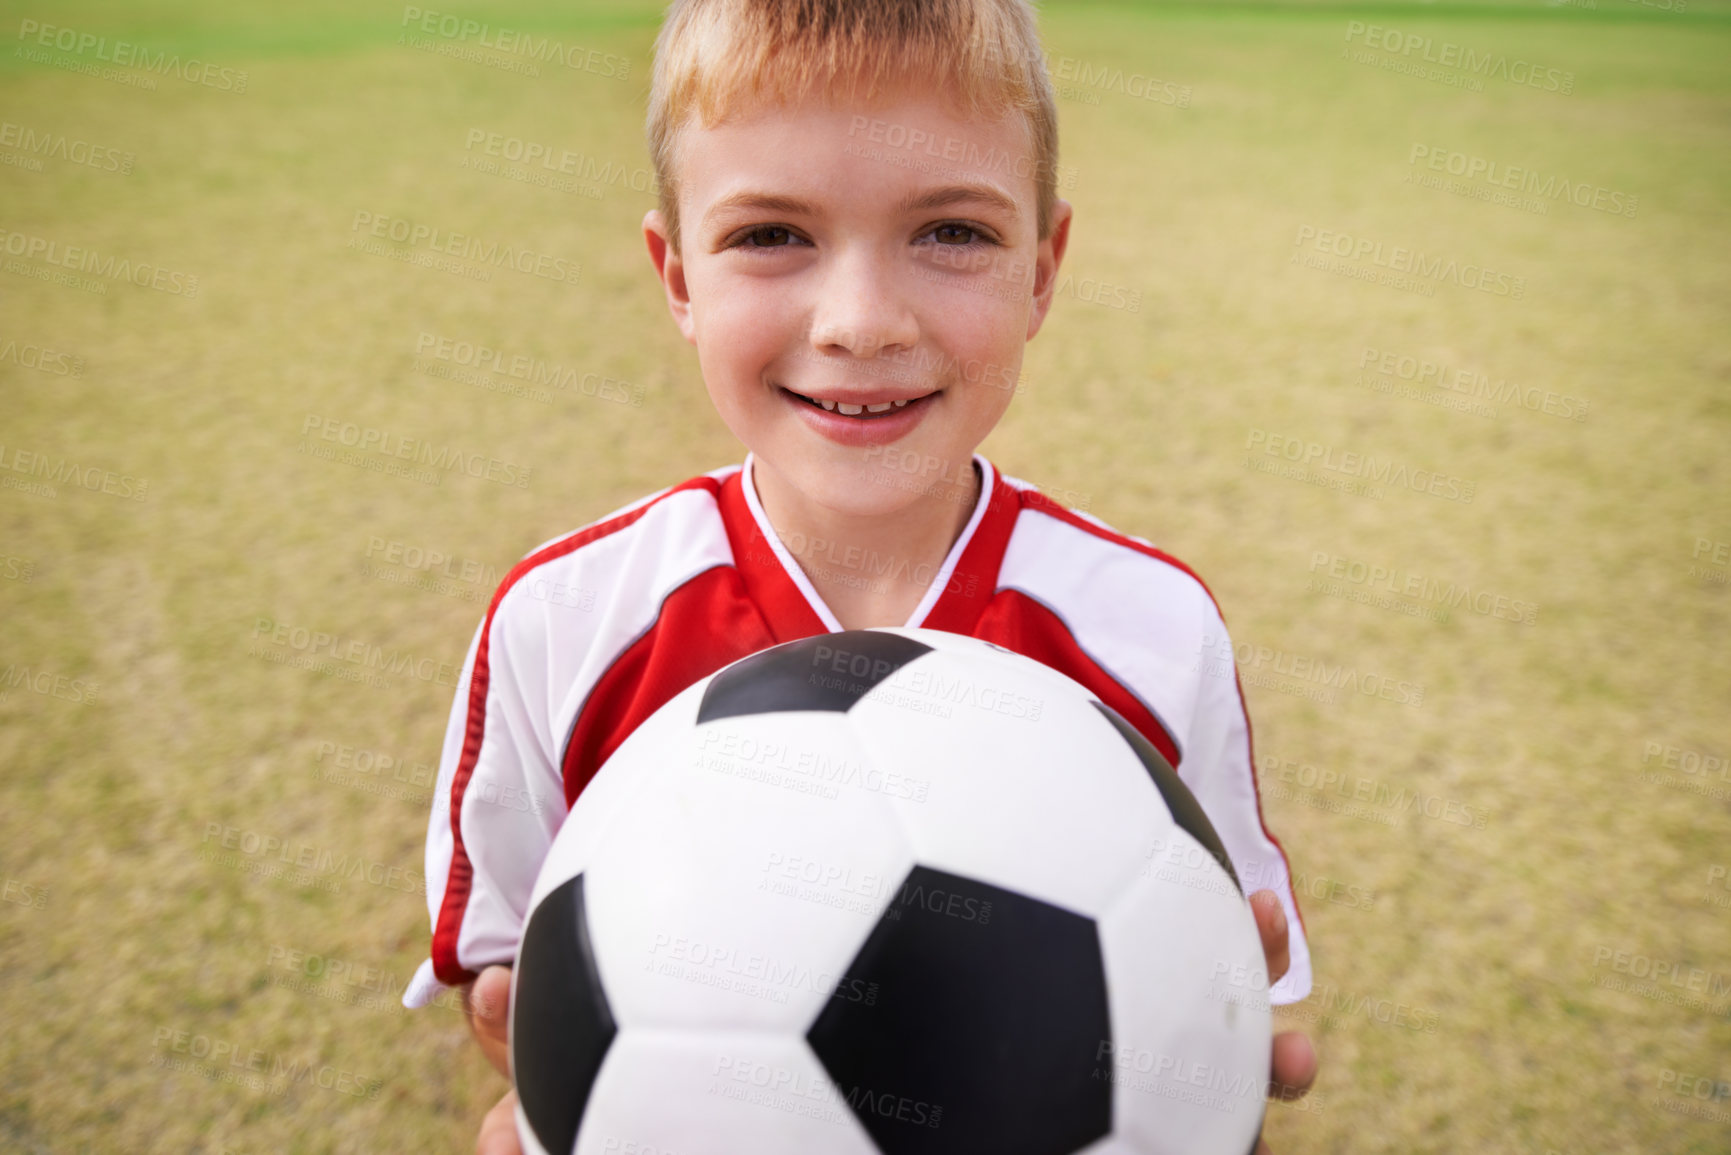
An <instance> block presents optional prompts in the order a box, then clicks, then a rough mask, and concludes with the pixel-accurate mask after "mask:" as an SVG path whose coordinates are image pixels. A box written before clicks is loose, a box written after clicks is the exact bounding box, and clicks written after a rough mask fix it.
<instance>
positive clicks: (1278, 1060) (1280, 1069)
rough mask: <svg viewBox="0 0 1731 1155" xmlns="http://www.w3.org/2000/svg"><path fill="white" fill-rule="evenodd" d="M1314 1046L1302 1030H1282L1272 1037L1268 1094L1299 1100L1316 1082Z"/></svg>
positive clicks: (1272, 1096) (1277, 1097) (1278, 1097)
mask: <svg viewBox="0 0 1731 1155" xmlns="http://www.w3.org/2000/svg"><path fill="white" fill-rule="evenodd" d="M1316 1067H1317V1062H1316V1047H1315V1046H1313V1045H1312V1044H1311V1041H1310V1039H1309V1037H1307V1036H1306V1035H1305V1034H1304V1032H1303V1031H1282V1032H1281V1033H1280V1034H1278V1035H1275V1036H1274V1053H1273V1054H1272V1055H1271V1056H1270V1058H1269V1062H1268V1079H1269V1087H1268V1093H1269V1096H1270V1097H1271V1098H1275V1099H1299V1098H1302V1097H1303V1096H1304V1094H1305V1092H1307V1091H1309V1090H1310V1085H1311V1084H1312V1083H1314V1082H1316Z"/></svg>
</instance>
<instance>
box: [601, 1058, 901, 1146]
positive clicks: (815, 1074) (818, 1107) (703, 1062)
mask: <svg viewBox="0 0 1731 1155" xmlns="http://www.w3.org/2000/svg"><path fill="white" fill-rule="evenodd" d="M674 1105H677V1106H674ZM633 1144H635V1146H633ZM627 1151H629V1152H634V1153H642V1155H698V1153H701V1152H723V1151H729V1152H742V1153H743V1152H751V1153H753V1155H799V1153H805V1152H813V1153H816V1152H823V1153H824V1155H876V1152H877V1148H876V1147H874V1146H873V1145H872V1141H871V1138H870V1137H869V1136H868V1135H867V1134H866V1132H865V1129H864V1128H862V1127H861V1126H860V1124H859V1121H858V1120H856V1119H855V1118H854V1116H853V1113H852V1112H851V1111H849V1110H848V1107H847V1104H846V1102H844V1101H843V1100H842V1099H841V1098H840V1097H839V1095H838V1094H837V1091H836V1088H835V1087H834V1086H833V1085H832V1084H831V1083H830V1081H829V1078H828V1076H827V1075H825V1074H824V1070H823V1067H822V1066H821V1065H819V1063H818V1061H817V1059H816V1058H814V1057H813V1056H812V1053H811V1051H810V1050H809V1049H808V1048H807V1047H806V1046H805V1044H804V1043H802V1042H801V1041H800V1040H799V1038H798V1037H797V1036H780V1035H763V1034H755V1033H741V1034H735V1033H732V1032H727V1031H719V1032H710V1031H704V1032H688V1031H662V1030H636V1031H626V1032H624V1033H623V1034H622V1035H621V1036H620V1037H619V1038H618V1039H617V1040H616V1041H615V1043H614V1045H613V1048H612V1051H611V1052H610V1053H609V1054H608V1056H607V1062H606V1063H605V1064H604V1065H603V1066H602V1068H601V1075H600V1077H599V1078H597V1079H596V1081H595V1089H594V1093H593V1097H592V1098H591V1100H590V1102H589V1109H588V1111H587V1112H586V1113H585V1116H584V1122H583V1131H582V1133H581V1134H580V1135H579V1136H578V1140H577V1149H576V1152H575V1155H621V1153H622V1152H627Z"/></svg>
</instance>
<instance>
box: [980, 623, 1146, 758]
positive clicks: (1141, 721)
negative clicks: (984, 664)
mask: <svg viewBox="0 0 1731 1155" xmlns="http://www.w3.org/2000/svg"><path fill="white" fill-rule="evenodd" d="M974 637H976V638H981V639H983V640H985V641H988V642H996V643H998V645H1000V646H1003V647H1004V648H1005V649H1006V650H1014V651H1015V652H1016V653H1018V654H1021V655H1023V656H1024V657H1029V658H1033V659H1034V660H1035V661H1036V662H1039V663H1040V664H1041V665H1044V666H1050V667H1051V668H1052V669H1054V670H1057V671H1058V672H1059V673H1060V674H1065V675H1067V676H1069V677H1072V678H1074V679H1076V681H1078V682H1080V683H1082V684H1083V685H1084V686H1086V687H1088V689H1089V690H1091V691H1092V692H1093V694H1094V696H1095V697H1096V698H1099V699H1100V700H1101V701H1102V702H1104V703H1106V704H1107V705H1108V706H1110V707H1112V708H1113V709H1114V710H1116V711H1118V713H1120V714H1122V715H1124V718H1125V720H1126V721H1128V722H1129V723H1130V724H1131V725H1132V726H1134V727H1136V729H1138V730H1140V731H1141V732H1142V736H1143V737H1144V738H1147V739H1148V741H1150V742H1152V743H1154V747H1155V749H1157V750H1159V751H1160V753H1162V754H1164V755H1165V756H1166V761H1168V762H1170V763H1172V765H1173V767H1174V768H1176V767H1177V765H1178V743H1176V742H1175V741H1173V740H1172V735H1170V734H1168V733H1167V732H1166V727H1165V726H1162V725H1161V724H1160V720H1159V719H1158V718H1156V717H1155V716H1154V715H1153V714H1152V713H1151V712H1150V711H1149V709H1148V707H1146V706H1144V705H1143V704H1142V702H1141V701H1140V700H1139V699H1138V698H1137V697H1136V695H1134V694H1132V693H1131V692H1130V691H1129V690H1127V689H1125V688H1124V687H1123V686H1122V685H1121V684H1119V682H1118V680H1117V679H1116V678H1114V677H1112V675H1110V674H1108V673H1107V672H1106V671H1105V669H1103V668H1102V667H1101V666H1100V664H1099V663H1098V662H1096V661H1094V659H1093V658H1090V657H1089V656H1088V655H1087V654H1085V653H1083V651H1082V647H1080V646H1078V645H1077V644H1076V639H1075V638H1074V637H1072V636H1071V634H1070V628H1069V627H1068V626H1066V625H1065V624H1064V622H1063V620H1062V619H1060V618H1059V617H1058V615H1057V614H1055V613H1053V612H1052V611H1051V610H1050V609H1048V608H1047V607H1046V606H1044V605H1042V604H1040V603H1039V602H1038V601H1035V600H1034V599H1033V598H1031V597H1029V596H1028V595H1027V594H1025V593H1023V592H1022V591H1020V590H999V591H998V596H997V597H995V598H993V599H992V604H991V605H990V606H988V607H987V608H986V612H985V613H984V614H981V615H980V620H979V623H978V624H977V625H976V626H975V627H974Z"/></svg>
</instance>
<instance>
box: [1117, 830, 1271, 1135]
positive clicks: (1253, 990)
mask: <svg viewBox="0 0 1731 1155" xmlns="http://www.w3.org/2000/svg"><path fill="white" fill-rule="evenodd" d="M1169 838H1170V841H1169V842H1167V843H1166V846H1167V847H1168V848H1171V849H1172V850H1174V851H1175V853H1170V854H1168V853H1166V852H1163V853H1162V854H1161V855H1159V856H1157V857H1156V858H1155V859H1153V860H1149V861H1148V864H1147V866H1146V867H1145V869H1144V872H1143V874H1142V875H1141V876H1140V877H1138V878H1137V879H1136V881H1135V882H1134V883H1133V884H1132V885H1131V886H1130V887H1129V888H1128V890H1127V892H1126V893H1125V894H1124V895H1123V896H1122V897H1121V898H1120V899H1119V901H1118V902H1116V903H1114V904H1113V906H1112V907H1111V909H1110V910H1108V911H1106V912H1105V914H1104V915H1103V916H1102V917H1101V918H1100V920H1099V928H1100V941H1101V944H1102V946H1103V947H1104V957H1105V963H1106V979H1107V983H1106V990H1107V999H1108V1001H1109V1003H1110V1005H1111V1008H1112V1033H1113V1038H1112V1043H1111V1048H1110V1050H1108V1051H1106V1053H1105V1054H1103V1055H1102V1056H1101V1058H1102V1060H1103V1061H1102V1063H1101V1068H1102V1071H1103V1072H1109V1074H1110V1076H1111V1077H1112V1081H1113V1091H1114V1092H1115V1094H1114V1098H1113V1109H1112V1114H1113V1123H1114V1130H1115V1133H1116V1134H1118V1135H1119V1136H1121V1137H1124V1138H1127V1139H1129V1140H1130V1141H1132V1142H1133V1143H1134V1144H1135V1149H1136V1150H1137V1151H1138V1152H1141V1153H1143V1155H1188V1153H1190V1152H1195V1151H1227V1152H1230V1151H1249V1149H1250V1144H1251V1140H1252V1139H1253V1138H1254V1137H1255V1136H1256V1134H1257V1132H1258V1129H1259V1128H1260V1126H1261V1122H1262V1112H1263V1106H1264V1102H1265V1091H1266V1086H1267V1072H1268V1061H1269V1052H1270V1049H1271V1045H1272V1044H1271V1033H1270V1032H1271V1022H1272V1019H1271V1015H1270V1012H1269V1003H1268V982H1267V978H1266V970H1265V963H1264V961H1263V956H1262V942H1261V939H1260V938H1259V937H1258V936H1257V932H1256V924H1255V922H1254V920H1253V919H1251V918H1249V917H1246V911H1245V902H1244V900H1243V898H1242V897H1240V895H1239V893H1238V890H1237V888H1236V887H1235V886H1234V885H1233V883H1232V880H1231V879H1230V878H1229V877H1228V876H1227V874H1226V872H1225V871H1224V870H1222V869H1221V868H1220V867H1219V865H1218V864H1217V863H1215V861H1214V859H1213V857H1212V856H1211V855H1210V854H1209V853H1208V852H1207V851H1206V850H1204V849H1203V848H1202V846H1201V844H1200V843H1198V842H1197V841H1196V840H1195V839H1194V838H1192V837H1190V835H1189V834H1187V833H1185V832H1184V831H1183V830H1180V829H1178V828H1176V827H1174V828H1173V829H1172V831H1171V832H1170V835H1169ZM1258 974H1261V975H1262V976H1263V977H1262V979H1261V981H1260V983H1258V982H1257V980H1256V978H1255V976H1256V975H1258Z"/></svg>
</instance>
